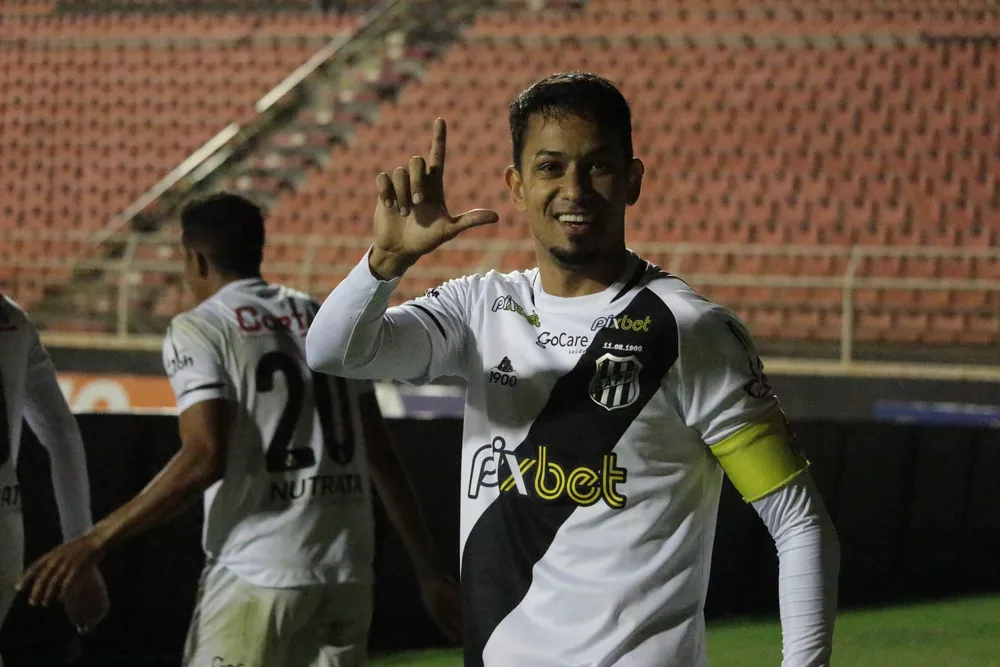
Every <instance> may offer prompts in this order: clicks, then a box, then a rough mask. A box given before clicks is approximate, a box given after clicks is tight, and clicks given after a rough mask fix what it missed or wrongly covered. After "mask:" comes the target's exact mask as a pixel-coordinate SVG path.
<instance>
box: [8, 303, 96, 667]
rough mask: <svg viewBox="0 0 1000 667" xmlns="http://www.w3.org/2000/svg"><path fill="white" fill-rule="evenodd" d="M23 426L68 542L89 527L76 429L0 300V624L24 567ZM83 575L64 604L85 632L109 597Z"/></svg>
mask: <svg viewBox="0 0 1000 667" xmlns="http://www.w3.org/2000/svg"><path fill="white" fill-rule="evenodd" d="M25 420H26V421H27V422H28V425H29V426H30V427H31V430H32V432H34V434H35V437H37V438H38V441H39V442H40V443H41V444H42V445H43V446H44V447H45V449H46V450H48V453H49V461H50V465H51V468H52V487H53V491H54V492H55V498H56V505H57V507H58V509H59V522H60V525H61V528H62V535H63V539H64V540H71V539H73V538H75V537H77V536H79V535H82V534H83V533H85V532H86V531H87V530H89V529H90V526H91V516H90V483H89V482H88V480H87V458H86V455H85V454H84V451H83V439H82V438H81V437H80V428H79V426H78V425H77V423H76V418H75V417H74V416H73V413H72V412H71V411H70V409H69V406H68V405H67V404H66V398H65V397H64V396H63V393H62V390H61V389H60V388H59V382H58V380H57V379H56V369H55V367H54V366H53V365H52V360H51V359H50V358H49V355H48V352H46V351H45V347H44V346H43V345H42V341H41V340H40V339H39V337H38V330H37V329H35V325H34V324H33V323H32V322H31V320H30V319H29V318H28V316H27V314H26V313H25V312H24V311H23V310H21V308H20V307H19V306H18V305H17V304H16V303H14V301H13V300H11V299H10V298H8V297H6V296H4V295H3V294H0V626H2V625H3V621H4V618H6V616H7V612H8V611H10V607H11V605H12V604H13V602H14V596H15V588H14V587H15V584H16V583H17V580H18V577H20V576H21V568H22V567H23V566H24V563H23V560H24V526H23V522H22V516H21V487H20V485H19V484H18V481H17V460H18V453H19V452H20V449H21V427H22V424H23V423H24V421H25ZM81 575H82V576H81V577H80V579H79V582H78V584H77V585H75V586H73V587H71V588H70V589H68V590H67V591H66V595H65V596H64V598H63V601H64V604H65V607H66V612H67V614H68V616H69V619H70V621H71V622H72V623H73V624H74V625H75V626H76V628H77V630H79V631H80V632H88V631H89V630H92V629H93V628H94V626H95V625H97V624H98V623H99V622H100V621H101V619H103V618H104V616H105V614H107V611H108V598H107V592H106V591H105V588H104V580H103V578H102V577H101V574H100V573H99V572H98V571H97V568H96V567H88V568H86V569H85V570H83V571H82V572H81ZM0 652H2V647H0ZM0 665H3V656H2V655H0Z"/></svg>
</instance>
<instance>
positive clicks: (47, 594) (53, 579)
mask: <svg viewBox="0 0 1000 667" xmlns="http://www.w3.org/2000/svg"><path fill="white" fill-rule="evenodd" d="M66 570H67V565H66V564H65V563H56V564H55V566H54V567H52V568H51V569H50V570H48V572H47V575H48V576H47V577H46V578H45V581H44V583H43V582H42V581H41V580H39V584H42V587H41V589H40V590H39V593H38V604H39V605H41V606H42V607H48V606H49V605H50V604H52V603H53V602H55V601H56V600H58V599H59V592H60V591H61V590H62V588H63V582H64V581H65V577H66Z"/></svg>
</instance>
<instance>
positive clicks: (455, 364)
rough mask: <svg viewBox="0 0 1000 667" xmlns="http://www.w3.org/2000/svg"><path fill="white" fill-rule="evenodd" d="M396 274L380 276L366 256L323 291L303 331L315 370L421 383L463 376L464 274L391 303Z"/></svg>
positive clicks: (464, 342) (308, 358) (311, 366)
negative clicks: (417, 296)
mask: <svg viewBox="0 0 1000 667" xmlns="http://www.w3.org/2000/svg"><path fill="white" fill-rule="evenodd" d="M399 281H400V278H394V279H392V280H380V279H379V278H377V277H376V276H374V275H373V274H372V272H371V268H370V267H369V265H368V254H367V253H366V254H365V256H364V257H362V258H361V261H360V262H358V264H357V265H356V266H355V267H354V269H352V270H351V272H350V273H349V274H348V275H347V277H345V278H344V280H342V281H341V282H340V284H338V285H337V287H335V288H334V290H333V291H332V292H331V293H330V295H329V296H327V298H326V300H325V301H324V302H323V305H322V307H321V308H320V309H319V312H318V313H317V314H316V317H315V319H314V320H313V322H312V324H311V325H310V326H309V333H308V334H307V336H306V360H307V361H308V363H309V367H310V368H312V369H313V370H316V371H320V372H322V373H328V374H330V375H338V376H340V377H345V378H365V379H371V380H398V381H401V382H409V383H412V384H423V383H425V382H429V381H431V380H433V379H435V378H437V377H440V376H442V375H459V376H463V375H464V366H465V361H466V353H465V344H466V335H465V331H466V328H467V326H466V317H467V316H466V313H467V312H468V309H467V308H466V304H467V298H468V290H467V289H465V288H464V287H463V285H465V284H466V282H467V279H462V280H459V281H452V283H449V284H446V285H443V286H441V287H439V288H435V289H434V290H432V291H431V292H428V294H427V295H426V296H424V297H422V298H420V299H414V300H411V301H409V302H407V303H405V304H403V305H402V306H397V307H393V308H390V307H389V299H390V298H391V296H392V293H393V291H394V290H395V289H396V286H397V285H398V284H399Z"/></svg>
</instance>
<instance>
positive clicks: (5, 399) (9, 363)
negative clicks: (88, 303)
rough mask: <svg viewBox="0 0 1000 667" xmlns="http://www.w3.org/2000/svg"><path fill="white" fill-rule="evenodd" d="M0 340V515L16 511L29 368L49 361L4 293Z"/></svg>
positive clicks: (0, 298) (0, 302) (0, 303)
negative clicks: (22, 426) (23, 415)
mask: <svg viewBox="0 0 1000 667" xmlns="http://www.w3.org/2000/svg"><path fill="white" fill-rule="evenodd" d="M0 343H2V344H0V389H2V394H0V514H13V513H18V514H19V513H20V511H21V490H20V487H19V486H18V484H17V456H18V453H19V452H20V449H21V424H22V423H23V421H22V418H21V415H22V414H23V412H24V403H25V394H26V393H27V378H28V369H29V367H31V366H35V365H38V364H51V362H50V361H49V357H48V355H46V354H45V351H44V350H43V349H42V346H41V342H40V341H39V339H38V332H37V331H36V330H35V327H34V326H33V325H32V323H31V322H30V321H29V320H28V317H27V316H26V315H25V314H24V311H22V310H21V309H20V308H19V307H18V306H17V304H15V303H14V302H13V301H11V300H10V299H9V298H7V297H5V296H0Z"/></svg>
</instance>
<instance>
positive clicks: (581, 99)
mask: <svg viewBox="0 0 1000 667" xmlns="http://www.w3.org/2000/svg"><path fill="white" fill-rule="evenodd" d="M536 113H540V114H542V115H543V116H546V117H552V116H559V115H564V114H571V115H575V116H581V117H583V118H587V119H590V120H593V121H594V122H596V123H597V124H598V125H600V126H602V127H607V128H609V129H611V130H612V131H613V132H614V133H615V134H616V135H618V140H619V141H620V142H621V145H622V150H623V151H624V152H625V157H626V159H627V160H631V159H632V111H631V109H629V106H628V101H626V100H625V96H624V95H622V94H621V91H620V90H618V88H617V87H615V84H613V83H612V82H611V81H608V80H607V79H605V78H603V77H600V76H597V75H596V74H589V73H586V72H563V73H561V74H553V75H552V76H549V77H546V78H544V79H542V80H541V81H536V82H535V83H533V84H532V85H531V86H530V87H529V88H528V89H526V90H525V91H524V92H522V93H521V94H520V95H518V96H517V99H515V100H514V101H513V102H511V103H510V114H509V119H510V139H511V144H512V145H513V149H514V166H515V167H516V168H517V169H520V168H521V153H522V152H523V151H524V142H525V134H526V133H527V131H528V121H529V120H530V119H531V117H532V116H533V115H534V114H536Z"/></svg>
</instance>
